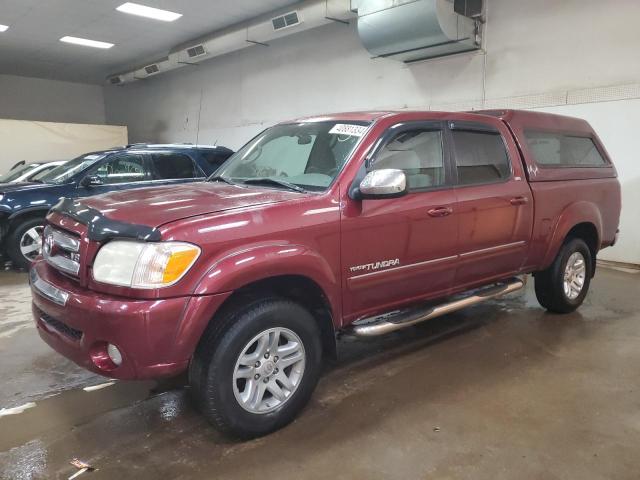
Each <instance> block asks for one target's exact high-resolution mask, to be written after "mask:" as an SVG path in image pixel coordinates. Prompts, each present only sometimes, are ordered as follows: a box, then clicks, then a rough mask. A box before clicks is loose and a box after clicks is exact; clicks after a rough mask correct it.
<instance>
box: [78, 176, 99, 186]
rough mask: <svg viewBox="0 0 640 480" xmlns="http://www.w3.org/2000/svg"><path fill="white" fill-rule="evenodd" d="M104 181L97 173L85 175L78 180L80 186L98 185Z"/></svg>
mask: <svg viewBox="0 0 640 480" xmlns="http://www.w3.org/2000/svg"><path fill="white" fill-rule="evenodd" d="M103 184H104V182H103V181H102V179H101V178H100V177H99V176H97V175H87V176H86V177H84V178H83V179H82V180H81V181H80V186H81V187H97V186H99V185H103Z"/></svg>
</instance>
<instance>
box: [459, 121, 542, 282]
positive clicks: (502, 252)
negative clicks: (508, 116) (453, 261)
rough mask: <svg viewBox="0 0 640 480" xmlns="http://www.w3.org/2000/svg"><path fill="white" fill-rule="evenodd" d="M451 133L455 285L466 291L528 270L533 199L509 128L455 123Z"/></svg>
mask: <svg viewBox="0 0 640 480" xmlns="http://www.w3.org/2000/svg"><path fill="white" fill-rule="evenodd" d="M495 122H497V120H496V121H495ZM449 127H453V128H452V129H451V131H450V137H449V138H450V140H451V143H452V153H453V160H454V164H455V167H456V168H455V171H456V183H457V186H456V188H455V193H456V200H457V202H456V212H457V215H458V218H459V263H458V269H457V273H456V278H455V283H456V287H460V288H461V287H464V286H469V285H475V284H481V283H485V282H488V281H490V280H492V279H496V278H500V277H504V276H506V275H510V274H513V273H515V272H517V271H518V270H519V269H520V268H521V267H522V265H523V263H524V261H525V256H526V253H527V249H528V247H529V240H530V238H531V231H532V225H533V205H532V204H533V199H532V195H531V191H530V189H529V185H528V184H527V182H526V180H525V177H524V172H523V171H522V164H521V162H520V157H519V153H518V151H517V149H516V148H515V145H514V144H513V141H512V139H511V136H510V133H509V132H508V131H507V130H506V128H505V127H504V126H503V125H501V124H497V125H496V124H495V123H494V122H489V121H487V123H485V124H483V123H480V122H479V123H478V124H477V125H474V124H469V123H466V124H464V125H460V124H458V125H456V124H455V123H454V122H451V123H450V124H449Z"/></svg>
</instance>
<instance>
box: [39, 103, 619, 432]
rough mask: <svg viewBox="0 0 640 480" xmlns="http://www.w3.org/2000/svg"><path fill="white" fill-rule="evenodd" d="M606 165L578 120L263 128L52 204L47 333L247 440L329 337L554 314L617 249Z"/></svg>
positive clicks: (434, 118) (287, 399) (495, 116)
mask: <svg viewBox="0 0 640 480" xmlns="http://www.w3.org/2000/svg"><path fill="white" fill-rule="evenodd" d="M620 207H621V199H620V185H619V182H618V180H617V175H616V170H615V168H614V166H613V164H612V162H611V159H610V158H609V155H608V154H607V152H606V151H605V149H604V147H603V145H602V143H601V141H600V140H599V138H598V136H597V135H596V133H595V132H594V131H593V130H592V128H591V127H590V126H589V124H588V123H587V122H585V121H583V120H579V119H575V118H569V117H563V116H557V115H550V114H546V113H537V112H536V113H534V112H524V111H480V112H474V113H442V112H368V113H345V114H338V115H326V116H318V117H314V118H306V119H300V120H295V121H291V122H286V123H282V124H279V125H276V126H274V127H271V128H269V129H267V130H265V131H264V132H262V133H261V134H259V135H258V136H256V137H255V138H254V139H253V140H251V141H250V142H249V143H248V144H247V145H246V146H244V147H243V148H242V149H241V150H240V151H238V152H237V153H236V154H234V155H233V156H232V157H231V158H230V159H229V160H228V161H227V163H225V164H224V165H223V166H222V167H221V168H220V169H219V170H218V171H217V172H215V174H214V175H213V176H211V177H210V178H209V179H208V181H207V182H201V183H191V184H183V185H176V186H168V187H160V188H146V189H141V190H135V191H126V192H112V193H108V194H105V195H101V196H97V197H92V198H86V199H72V200H63V201H61V202H60V203H58V204H57V205H56V206H55V207H54V208H53V209H52V210H51V211H50V212H49V214H48V216H47V224H46V228H45V230H44V249H43V250H44V252H43V256H44V257H43V258H41V259H39V260H37V261H36V262H35V264H34V265H33V267H32V268H31V271H30V282H31V288H32V292H33V313H34V317H35V322H36V324H37V328H38V332H39V334H40V335H41V337H42V338H43V339H44V341H45V342H47V343H48V344H49V345H50V346H51V347H53V348H54V349H55V350H57V351H58V352H60V353H61V354H63V355H65V356H66V357H68V358H70V359H72V360H73V361H75V362H76V363H78V364H79V365H81V366H84V367H86V368H87V369H89V370H92V371H94V372H97V373H100V374H103V375H105V376H109V377H113V378H119V379H154V378H158V377H163V376H171V375H176V374H179V373H181V372H185V371H188V375H189V382H190V390H191V391H192V393H193V396H194V398H195V404H196V405H197V406H198V408H199V409H200V410H201V411H202V412H203V413H204V415H205V416H206V417H207V418H208V419H209V420H210V421H211V422H212V423H213V424H214V425H216V426H217V427H219V428H220V429H222V430H224V431H226V432H229V433H231V434H233V435H235V436H238V437H242V438H250V437H254V436H259V435H264V434H266V433H268V432H271V431H273V430H275V429H277V428H280V427H282V426H284V425H285V424H287V423H288V422H290V421H291V420H292V419H293V418H294V417H295V416H296V414H297V413H298V412H299V411H300V410H301V409H302V408H303V406H304V405H305V404H306V403H307V401H308V400H309V397H310V396H311V394H312V391H313V389H314V387H315V385H316V382H317V380H318V376H319V374H320V366H321V362H322V360H323V358H325V357H326V356H330V355H335V354H336V344H335V339H336V335H337V334H339V333H340V332H347V331H348V332H350V333H351V334H353V335H358V336H373V335H382V334H386V333H388V332H392V331H394V330H398V329H401V328H405V327H407V326H409V325H414V324H416V323H418V322H423V321H425V320H428V319H430V318H434V317H436V316H439V315H442V314H445V313H447V312H451V311H453V310H456V309H459V308H463V307H465V306H468V305H473V304H475V303H477V302H480V301H484V300H486V299H489V298H494V297H496V296H499V295H503V294H506V293H508V292H512V291H515V290H518V289H520V288H522V286H523V275H525V274H533V276H534V279H535V292H536V295H537V298H538V300H539V302H540V304H541V305H542V306H543V307H544V308H546V309H547V310H549V311H551V312H555V313H558V314H562V313H568V312H571V311H573V310H575V309H576V308H577V307H578V306H579V305H580V304H581V303H582V302H583V300H584V298H585V296H586V295H587V291H588V289H589V282H590V280H591V278H592V277H593V275H594V273H595V269H596V255H597V253H598V251H599V250H600V249H602V248H604V247H607V246H610V245H613V244H614V242H615V241H616V237H617V234H618V220H619V213H620Z"/></svg>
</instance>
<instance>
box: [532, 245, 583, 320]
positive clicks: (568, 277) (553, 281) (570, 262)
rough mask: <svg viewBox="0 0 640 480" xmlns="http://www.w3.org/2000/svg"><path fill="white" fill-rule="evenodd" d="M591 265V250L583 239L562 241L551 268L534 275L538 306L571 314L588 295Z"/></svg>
mask: <svg viewBox="0 0 640 480" xmlns="http://www.w3.org/2000/svg"><path fill="white" fill-rule="evenodd" d="M592 265H593V263H592V258H591V251H590V250H589V247H588V246H587V244H586V243H585V242H584V240H582V239H580V238H573V239H570V240H568V241H567V242H565V244H564V245H563V246H562V248H560V251H559V252H558V255H557V256H556V258H555V260H554V261H553V263H552V264H551V266H550V267H549V268H547V269H546V270H544V271H542V272H538V273H536V274H535V290H536V297H537V298H538V302H540V305H542V306H543V307H545V308H546V309H547V310H549V311H552V312H556V313H569V312H573V311H574V310H575V309H576V308H578V307H579V306H580V305H581V304H582V302H583V301H584V299H585V297H586V296H587V292H588V290H589V284H590V282H591V277H592V274H593V270H592V269H593V267H592Z"/></svg>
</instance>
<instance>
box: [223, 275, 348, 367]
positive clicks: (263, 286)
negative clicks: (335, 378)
mask: <svg viewBox="0 0 640 480" xmlns="http://www.w3.org/2000/svg"><path fill="white" fill-rule="evenodd" d="M270 296H277V297H282V298H286V299H289V300H292V301H294V302H296V303H298V304H300V305H302V306H303V307H305V308H306V309H307V310H309V313H311V315H312V316H313V318H314V319H315V320H316V323H317V325H318V328H319V329H320V334H321V340H322V349H323V353H324V355H325V356H329V357H330V358H335V357H336V356H337V346H336V335H335V332H336V330H335V324H334V318H333V309H332V306H331V303H330V301H329V299H328V297H327V295H326V293H325V292H324V290H323V289H322V287H321V286H320V285H319V284H318V283H317V282H315V281H314V280H313V279H311V278H309V277H307V276H304V275H298V274H289V275H277V276H273V277H266V278H262V279H260V280H256V281H253V282H250V283H248V284H246V285H243V286H242V287H240V288H238V289H237V290H235V291H234V292H233V293H232V294H231V296H230V297H229V298H227V299H226V300H225V302H224V303H223V304H222V305H221V306H220V310H221V309H223V308H225V307H227V306H229V305H232V304H233V303H236V302H240V303H246V302H248V301H251V300H254V299H256V298H260V297H270ZM211 321H213V322H215V318H214V319H212V320H211Z"/></svg>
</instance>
